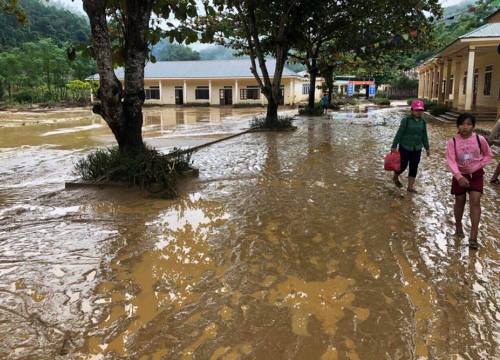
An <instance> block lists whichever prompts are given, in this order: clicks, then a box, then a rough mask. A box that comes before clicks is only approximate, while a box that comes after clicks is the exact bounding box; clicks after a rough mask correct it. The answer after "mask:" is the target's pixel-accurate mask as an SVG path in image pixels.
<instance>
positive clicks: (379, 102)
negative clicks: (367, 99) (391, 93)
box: [371, 97, 391, 106]
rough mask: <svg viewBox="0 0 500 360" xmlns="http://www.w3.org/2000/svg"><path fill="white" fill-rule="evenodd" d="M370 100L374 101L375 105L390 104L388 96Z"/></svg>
mask: <svg viewBox="0 0 500 360" xmlns="http://www.w3.org/2000/svg"><path fill="white" fill-rule="evenodd" d="M371 102H372V103H374V104H375V105H383V106H388V105H391V100H389V99H388V98H382V97H380V98H373V99H371Z"/></svg>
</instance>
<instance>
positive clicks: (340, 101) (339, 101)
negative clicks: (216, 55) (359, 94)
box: [331, 97, 358, 107]
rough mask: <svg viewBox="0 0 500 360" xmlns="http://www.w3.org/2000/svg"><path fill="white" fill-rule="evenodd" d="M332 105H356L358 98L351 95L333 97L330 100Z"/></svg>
mask: <svg viewBox="0 0 500 360" xmlns="http://www.w3.org/2000/svg"><path fill="white" fill-rule="evenodd" d="M331 103H332V104H333V105H334V106H338V107H340V106H345V105H357V104H358V100H357V99H355V98H352V97H344V98H335V99H332V102H331Z"/></svg>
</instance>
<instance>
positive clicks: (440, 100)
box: [437, 60, 446, 104]
mask: <svg viewBox="0 0 500 360" xmlns="http://www.w3.org/2000/svg"><path fill="white" fill-rule="evenodd" d="M444 79H445V77H444V61H443V60H441V61H440V62H439V72H438V86H437V89H438V92H437V98H438V103H440V104H443V103H444V94H445V92H446V89H443V80H444Z"/></svg>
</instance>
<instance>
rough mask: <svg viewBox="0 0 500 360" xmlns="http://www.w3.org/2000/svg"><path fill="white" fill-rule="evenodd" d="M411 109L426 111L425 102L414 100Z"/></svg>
mask: <svg viewBox="0 0 500 360" xmlns="http://www.w3.org/2000/svg"><path fill="white" fill-rule="evenodd" d="M411 109H412V110H422V111H423V110H424V109H425V108H424V102H423V101H422V100H413V101H412V102H411Z"/></svg>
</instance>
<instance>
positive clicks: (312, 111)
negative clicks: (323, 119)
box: [299, 103, 323, 116]
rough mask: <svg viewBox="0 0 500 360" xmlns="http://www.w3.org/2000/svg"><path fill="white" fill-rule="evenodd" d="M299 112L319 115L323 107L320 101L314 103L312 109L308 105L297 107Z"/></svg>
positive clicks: (321, 113)
mask: <svg viewBox="0 0 500 360" xmlns="http://www.w3.org/2000/svg"><path fill="white" fill-rule="evenodd" d="M299 114H300V115H309V116H321V115H323V107H322V106H321V104H320V103H316V104H314V107H313V108H312V109H311V108H310V107H308V106H306V107H304V108H302V109H299Z"/></svg>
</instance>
